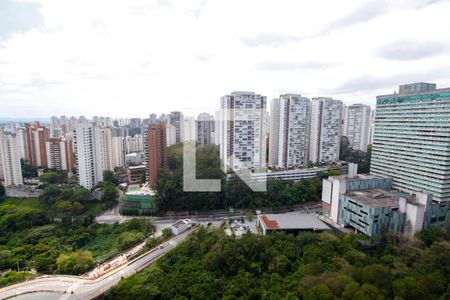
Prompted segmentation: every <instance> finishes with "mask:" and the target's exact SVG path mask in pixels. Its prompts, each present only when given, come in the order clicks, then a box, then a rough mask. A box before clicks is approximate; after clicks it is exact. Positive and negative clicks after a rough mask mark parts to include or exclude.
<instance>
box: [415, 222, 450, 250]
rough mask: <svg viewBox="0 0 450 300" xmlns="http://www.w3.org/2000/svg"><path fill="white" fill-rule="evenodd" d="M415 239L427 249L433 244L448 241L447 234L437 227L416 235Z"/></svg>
mask: <svg viewBox="0 0 450 300" xmlns="http://www.w3.org/2000/svg"><path fill="white" fill-rule="evenodd" d="M416 237H417V238H418V239H420V240H421V241H422V242H424V243H425V245H427V246H428V247H429V246H431V244H433V243H434V242H437V241H443V240H445V239H448V236H447V232H446V231H445V229H444V228H442V227H439V226H431V227H428V228H427V229H424V230H422V231H421V232H419V233H417V234H416Z"/></svg>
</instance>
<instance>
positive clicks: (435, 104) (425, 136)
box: [370, 88, 450, 202]
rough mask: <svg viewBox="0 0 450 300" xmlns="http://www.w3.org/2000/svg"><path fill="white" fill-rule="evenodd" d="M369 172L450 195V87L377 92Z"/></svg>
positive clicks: (408, 188)
mask: <svg viewBox="0 0 450 300" xmlns="http://www.w3.org/2000/svg"><path fill="white" fill-rule="evenodd" d="M370 173H371V174H374V175H378V176H383V177H392V178H393V188H394V189H397V190H399V191H402V192H406V193H413V192H425V193H431V194H432V195H433V200H435V201H439V202H440V201H449V200H450V88H446V89H437V90H431V91H424V92H418V93H414V94H393V95H386V96H378V97H377V106H376V115H375V133H374V142H373V152H372V160H371V169H370Z"/></svg>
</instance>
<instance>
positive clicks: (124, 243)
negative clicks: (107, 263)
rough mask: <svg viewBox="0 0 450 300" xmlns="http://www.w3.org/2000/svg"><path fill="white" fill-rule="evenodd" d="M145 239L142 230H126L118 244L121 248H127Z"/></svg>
mask: <svg viewBox="0 0 450 300" xmlns="http://www.w3.org/2000/svg"><path fill="white" fill-rule="evenodd" d="M143 239H144V234H143V233H142V232H124V233H122V234H121V235H120V236H119V239H118V244H119V248H120V249H121V250H126V249H128V248H130V247H131V246H133V245H135V244H137V243H138V242H140V241H142V240H143Z"/></svg>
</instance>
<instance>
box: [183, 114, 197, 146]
mask: <svg viewBox="0 0 450 300" xmlns="http://www.w3.org/2000/svg"><path fill="white" fill-rule="evenodd" d="M183 122H184V139H183V141H195V140H196V137H195V118H194V117H187V116H186V117H184V121H183Z"/></svg>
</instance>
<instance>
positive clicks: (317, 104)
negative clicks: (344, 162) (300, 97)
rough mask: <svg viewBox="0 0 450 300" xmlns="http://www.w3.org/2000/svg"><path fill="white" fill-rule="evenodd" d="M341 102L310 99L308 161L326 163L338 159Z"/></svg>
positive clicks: (329, 99) (326, 99)
mask: <svg viewBox="0 0 450 300" xmlns="http://www.w3.org/2000/svg"><path fill="white" fill-rule="evenodd" d="M341 119H342V102H341V101H339V100H334V99H332V98H326V97H319V98H313V99H312V101H311V123H310V131H309V136H310V138H309V139H310V141H309V159H308V160H309V161H311V162H313V163H321V164H327V163H332V162H335V161H337V160H339V150H340V142H341Z"/></svg>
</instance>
